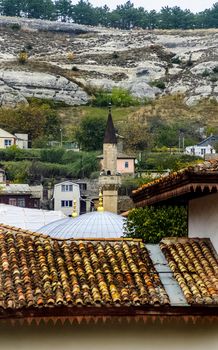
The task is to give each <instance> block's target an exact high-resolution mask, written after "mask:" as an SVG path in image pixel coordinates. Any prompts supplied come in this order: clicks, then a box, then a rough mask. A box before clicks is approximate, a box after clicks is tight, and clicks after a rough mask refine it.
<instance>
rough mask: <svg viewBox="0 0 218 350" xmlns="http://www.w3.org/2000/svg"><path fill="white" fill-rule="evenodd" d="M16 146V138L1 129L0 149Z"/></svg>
mask: <svg viewBox="0 0 218 350" xmlns="http://www.w3.org/2000/svg"><path fill="white" fill-rule="evenodd" d="M15 144H16V136H14V135H12V134H10V133H9V132H7V131H5V130H3V129H0V148H7V147H11V146H13V145H15Z"/></svg>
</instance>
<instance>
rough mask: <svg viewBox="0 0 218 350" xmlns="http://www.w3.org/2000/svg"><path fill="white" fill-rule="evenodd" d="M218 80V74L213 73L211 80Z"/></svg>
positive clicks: (213, 81) (214, 81)
mask: <svg viewBox="0 0 218 350" xmlns="http://www.w3.org/2000/svg"><path fill="white" fill-rule="evenodd" d="M217 80H218V75H217V74H213V75H211V77H210V81H211V82H212V83H216V82H217Z"/></svg>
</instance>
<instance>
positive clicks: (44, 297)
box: [0, 226, 169, 309]
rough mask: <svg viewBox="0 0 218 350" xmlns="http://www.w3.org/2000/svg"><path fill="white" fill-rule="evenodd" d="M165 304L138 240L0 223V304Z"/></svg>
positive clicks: (145, 253) (162, 292)
mask: <svg viewBox="0 0 218 350" xmlns="http://www.w3.org/2000/svg"><path fill="white" fill-rule="evenodd" d="M154 304H157V305H165V304H169V299H168V296H167V294H166V292H165V289H164V287H163V285H162V283H161V281H160V278H159V275H158V273H157V271H156V270H155V268H154V265H153V263H152V261H151V259H150V257H149V254H148V251H147V249H146V247H145V246H144V244H143V243H142V242H137V241H136V242H134V241H116V242H109V241H108V242H107V241H104V242H101V241H98V242H91V241H74V240H70V241H66V240H54V239H51V238H50V237H48V236H43V235H40V234H34V233H32V234H30V233H27V232H25V231H22V230H15V229H12V228H8V227H5V226H1V227H0V307H1V308H3V309H9V308H11V309H20V308H23V309H25V308H29V307H30V308H40V307H55V306H65V307H66V306H103V305H107V306H117V305H123V306H136V305H143V306H145V305H154Z"/></svg>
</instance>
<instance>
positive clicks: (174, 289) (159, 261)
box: [145, 244, 188, 306]
mask: <svg viewBox="0 0 218 350" xmlns="http://www.w3.org/2000/svg"><path fill="white" fill-rule="evenodd" d="M145 246H146V248H147V249H148V251H149V253H150V257H151V259H152V261H153V264H154V266H155V268H156V270H157V272H158V274H159V276H160V280H161V282H162V283H163V286H164V288H165V290H166V292H167V294H168V296H169V299H170V305H172V306H188V303H187V301H186V299H185V296H184V294H183V292H182V290H181V288H180V286H179V284H178V283H177V281H176V280H175V278H174V276H173V273H172V270H171V269H170V267H169V265H168V262H167V260H166V258H165V256H164V254H163V253H162V251H161V249H160V246H159V244H146V245H145Z"/></svg>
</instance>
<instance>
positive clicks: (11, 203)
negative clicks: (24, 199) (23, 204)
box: [8, 198, 17, 205]
mask: <svg viewBox="0 0 218 350" xmlns="http://www.w3.org/2000/svg"><path fill="white" fill-rule="evenodd" d="M8 204H9V205H17V200H16V198H9V200H8Z"/></svg>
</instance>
